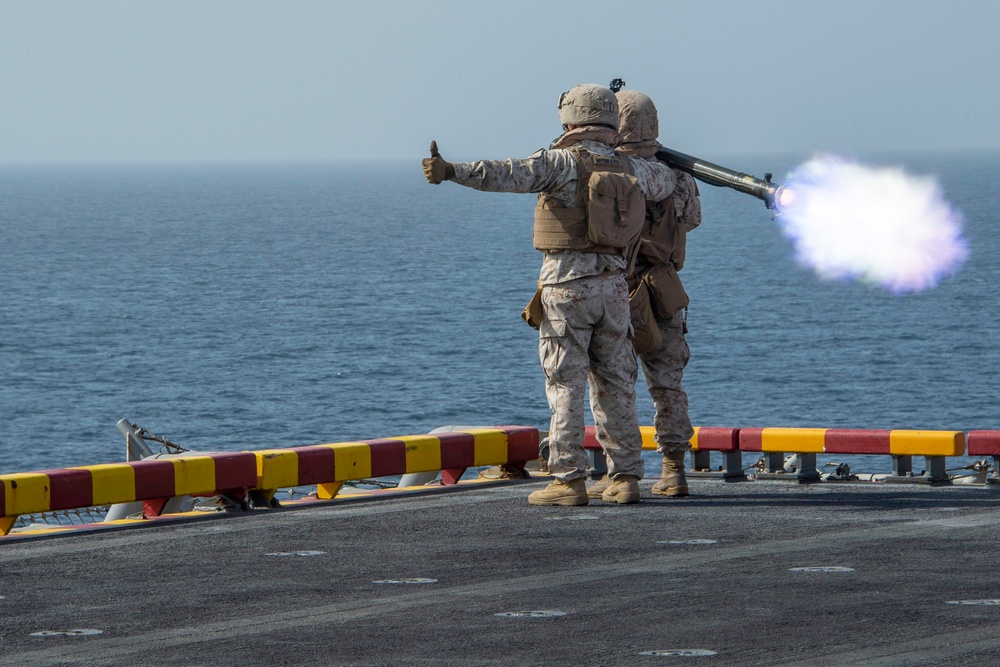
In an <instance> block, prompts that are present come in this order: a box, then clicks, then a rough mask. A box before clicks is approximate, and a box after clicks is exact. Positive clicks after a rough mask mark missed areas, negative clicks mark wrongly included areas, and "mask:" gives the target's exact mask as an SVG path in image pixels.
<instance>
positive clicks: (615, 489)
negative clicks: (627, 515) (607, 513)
mask: <svg viewBox="0 0 1000 667" xmlns="http://www.w3.org/2000/svg"><path fill="white" fill-rule="evenodd" d="M601 500H603V501H604V502H606V503H619V504H621V505H631V504H633V503H637V502H639V478H638V477H636V476H634V475H618V476H617V477H615V478H614V479H613V480H611V483H610V484H608V488H606V489H604V493H602V494H601Z"/></svg>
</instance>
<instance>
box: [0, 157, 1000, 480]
mask: <svg viewBox="0 0 1000 667" xmlns="http://www.w3.org/2000/svg"><path fill="white" fill-rule="evenodd" d="M493 157H503V156H493ZM704 157H705V158H707V159H710V160H712V161H714V162H718V163H721V164H724V165H727V166H730V167H732V168H734V169H738V170H740V171H746V172H748V173H753V174H756V175H758V176H762V175H763V173H764V172H765V171H771V172H774V173H775V175H776V176H775V178H776V180H781V176H782V175H783V174H786V173H787V171H788V170H789V169H791V168H793V167H794V166H795V165H796V164H799V163H801V162H803V161H805V160H806V159H808V157H810V156H809V155H805V154H803V155H779V156H774V155H771V156H753V155H749V156H748V155H738V156H730V157H726V156H718V155H712V156H708V155H706V156H704ZM860 157H861V158H862V159H863V160H864V161H865V162H866V163H867V164H872V165H875V166H879V165H886V166H903V167H904V168H906V169H907V170H908V171H909V172H911V173H914V174H924V175H934V176H936V177H937V178H938V180H939V182H940V184H941V186H942V188H943V190H944V192H945V195H946V197H947V198H948V199H949V200H950V201H951V202H952V204H954V205H955V206H956V207H957V208H959V209H960V210H961V211H962V212H963V214H964V218H965V234H966V237H967V238H968V241H969V247H970V250H971V256H970V258H969V260H968V262H967V263H966V264H965V266H964V267H963V268H962V269H961V270H960V272H958V273H957V274H956V275H954V276H952V277H949V278H947V279H945V280H944V281H943V282H942V283H941V284H940V285H939V286H938V287H936V288H935V289H932V290H929V291H926V292H924V293H920V294H910V295H905V296H896V295H893V294H890V293H887V292H885V291H884V290H882V289H881V288H878V287H874V286H870V285H866V284H855V283H838V282H825V281H823V280H821V279H819V278H817V277H816V276H815V275H813V273H812V272H811V271H810V270H808V269H807V268H804V267H802V266H800V265H798V264H797V262H796V260H795V256H794V252H793V248H792V246H791V243H790V241H788V240H787V239H786V238H784V237H783V235H782V233H781V230H780V227H779V225H778V224H777V223H775V222H774V221H772V220H771V219H770V216H769V212H768V211H767V210H766V209H765V208H764V205H763V203H762V202H760V201H758V200H756V199H753V198H752V197H749V196H746V195H742V194H739V193H736V192H734V191H731V190H725V189H719V188H714V187H711V186H707V185H704V186H702V188H701V190H702V203H703V210H704V223H703V224H702V226H701V227H700V228H698V229H697V230H695V231H694V232H692V233H691V235H690V236H689V242H688V258H687V264H686V267H685V269H684V271H683V272H682V274H681V275H682V278H683V279H684V283H685V285H686V287H687V289H688V292H689V293H690V295H691V299H692V304H691V308H690V313H689V327H690V334H689V343H690V345H691V348H692V354H693V357H692V361H691V364H690V366H689V367H688V369H687V372H686V374H685V380H684V384H685V388H686V389H687V391H688V394H689V396H690V402H691V417H692V421H693V422H694V423H695V424H696V425H701V426H796V427H840V428H880V429H884V428H901V429H955V430H965V431H968V430H972V429H1000V410H998V399H1000V307H998V296H997V289H998V287H1000V260H998V257H1000V213H998V211H1000V188H998V187H997V185H996V184H997V182H998V179H1000V154H998V153H977V154H976V153H974V154H907V155H868V156H860ZM533 206H534V198H533V197H532V196H531V195H510V194H492V193H480V192H475V191H472V190H468V189H465V188H461V187H458V186H456V185H454V184H450V183H445V184H443V185H440V186H430V185H428V184H427V183H426V182H425V181H424V178H423V175H422V173H421V170H420V165H419V161H418V158H414V160H413V161H412V162H410V163H406V164H400V163H384V164H380V163H363V164H360V165H359V164H352V165H350V166H348V165H341V164H252V165H242V164H194V165H173V164H171V165H162V164H161V165H27V166H25V165H5V166H2V167H0V285H2V291H0V473H9V472H24V471H30V470H39V469H50V468H57V467H64V466H73V465H88V464H96V463H105V462H113V461H121V460H124V457H125V443H124V438H123V437H122V436H121V434H119V432H118V431H117V429H116V428H115V424H116V423H117V422H118V420H119V419H122V418H126V419H128V420H129V421H130V422H133V423H136V424H138V425H139V426H141V427H144V428H146V429H148V430H150V431H152V432H154V433H156V434H159V435H162V436H164V437H166V438H167V439H169V440H171V441H173V442H176V443H178V444H180V445H183V446H185V447H188V448H191V449H197V450H203V451H206V450H227V451H237V450H244V449H262V448H268V447H288V446H299V445H308V444H316V443H323V442H338V441H344V440H352V439H366V438H377V437H388V436H394V435H408V434H416V433H423V432H427V431H429V430H431V429H433V428H435V427H438V426H442V425H447V424H483V425H491V424H527V425H535V426H538V427H540V428H543V429H545V428H547V425H548V418H549V411H548V407H547V405H546V403H545V397H544V387H543V377H542V374H541V371H540V369H539V365H538V356H537V334H536V333H535V332H534V331H533V330H531V329H529V328H528V327H527V326H526V325H525V324H524V323H523V322H522V321H521V319H520V317H519V313H520V311H521V308H522V307H523V306H524V304H525V303H526V302H527V300H528V299H529V298H530V297H531V295H532V293H533V292H534V286H535V280H536V278H537V272H538V267H539V264H540V255H539V254H538V252H537V251H535V250H534V249H533V248H532V247H531V232H530V230H531V212H532V208H533ZM844 224H851V221H850V220H844ZM639 397H640V419H641V421H642V422H643V423H651V420H652V405H651V402H650V401H649V400H648V394H645V393H644V387H642V386H640V392H639ZM842 458H844V457H842ZM862 459H864V460H862ZM969 460H971V459H969ZM824 462H825V461H824V459H823V458H822V457H821V458H820V460H819V463H820V464H821V465H822V464H823V463H824ZM963 462H967V461H966V460H965V459H960V460H958V461H957V463H958V464H961V463H963ZM862 464H864V465H867V466H868V469H870V471H873V472H878V471H888V470H889V469H890V467H891V463H890V461H889V458H888V457H859V458H858V460H857V461H855V465H854V466H853V467H855V469H856V470H857V469H858V466H859V465H862ZM915 465H917V467H918V469H919V465H918V464H917V462H915ZM654 470H655V468H654Z"/></svg>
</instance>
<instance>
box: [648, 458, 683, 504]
mask: <svg viewBox="0 0 1000 667" xmlns="http://www.w3.org/2000/svg"><path fill="white" fill-rule="evenodd" d="M685 454H687V452H670V453H669V454H664V455H663V472H662V473H660V481H658V482H657V483H656V484H654V485H653V493H655V494H656V495H658V496H667V497H668V498H684V497H686V496H687V495H688V483H687V479H686V478H685V477H684V455H685Z"/></svg>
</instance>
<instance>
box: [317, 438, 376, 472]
mask: <svg viewBox="0 0 1000 667" xmlns="http://www.w3.org/2000/svg"><path fill="white" fill-rule="evenodd" d="M320 446H321V447H329V448H331V449H332V450H333V465H334V481H336V482H346V481H347V480H349V479H364V478H366V477H371V476H372V450H371V448H370V447H369V446H368V445H367V443H364V442H341V443H337V444H333V445H320Z"/></svg>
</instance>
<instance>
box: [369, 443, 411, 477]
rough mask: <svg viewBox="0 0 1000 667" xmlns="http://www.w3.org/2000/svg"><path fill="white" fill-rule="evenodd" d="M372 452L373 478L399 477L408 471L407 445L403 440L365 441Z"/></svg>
mask: <svg viewBox="0 0 1000 667" xmlns="http://www.w3.org/2000/svg"><path fill="white" fill-rule="evenodd" d="M362 442H364V443H365V444H366V445H368V446H369V447H370V448H371V452H372V473H371V476H372V477H386V476H388V475H398V474H400V471H401V470H406V443H405V442H403V441H402V440H391V439H385V438H383V439H378V440H363V441H362Z"/></svg>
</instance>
